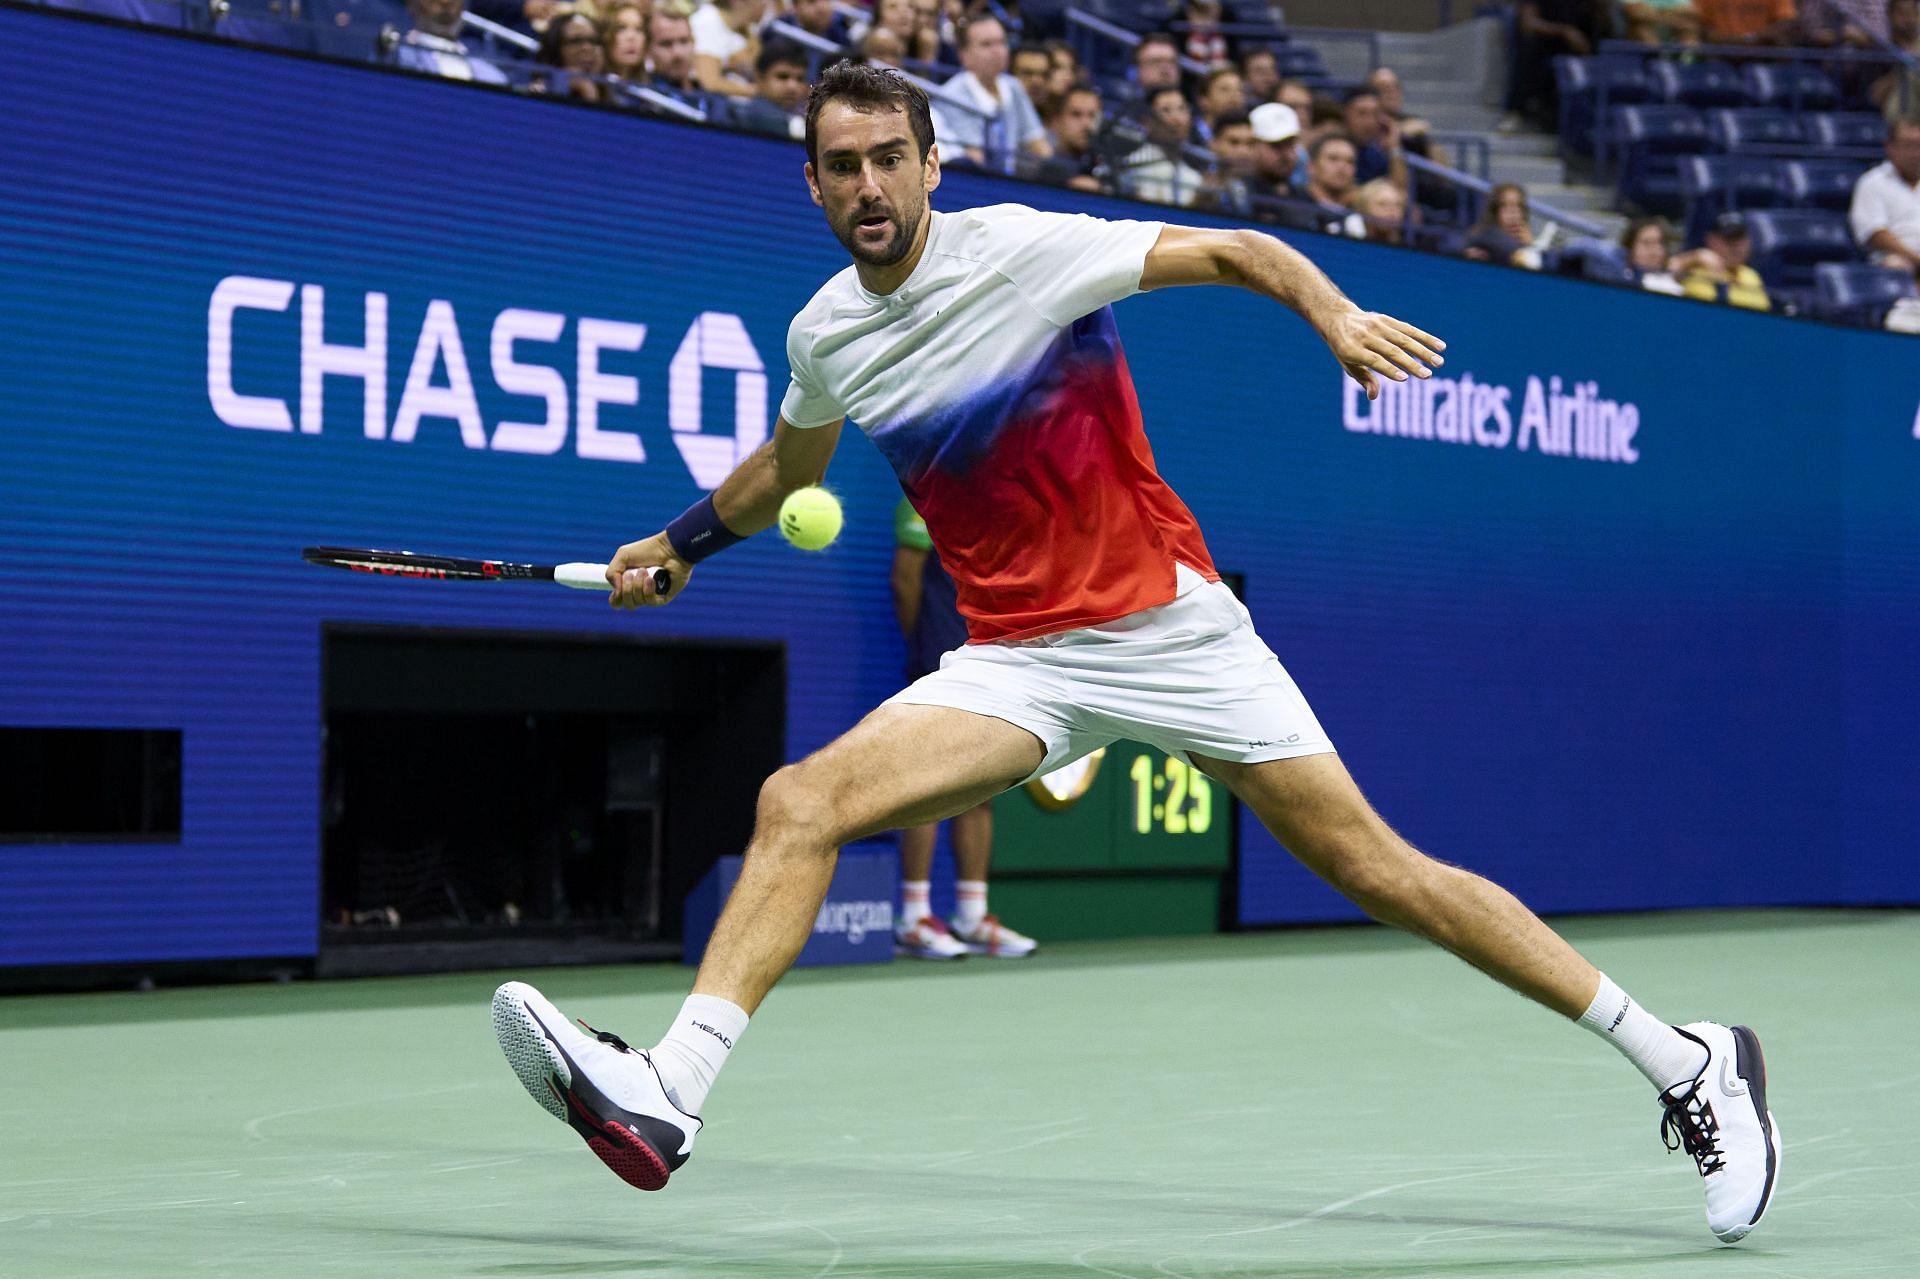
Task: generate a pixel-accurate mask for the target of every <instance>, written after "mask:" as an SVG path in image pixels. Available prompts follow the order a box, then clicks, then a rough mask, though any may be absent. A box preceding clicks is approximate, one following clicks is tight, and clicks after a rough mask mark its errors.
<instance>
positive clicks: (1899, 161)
mask: <svg viewBox="0 0 1920 1279" xmlns="http://www.w3.org/2000/svg"><path fill="white" fill-rule="evenodd" d="M1847 221H1848V224H1849V225H1850V226H1851V227H1852V229H1853V238H1854V239H1855V240H1856V241H1858V242H1859V245H1860V247H1861V248H1862V249H1863V250H1865V251H1866V253H1867V254H1868V255H1869V256H1870V257H1871V258H1872V259H1873V260H1874V262H1876V263H1878V264H1879V265H1881V266H1884V267H1888V268H1891V269H1892V270H1896V271H1905V272H1907V273H1908V274H1909V275H1920V119H1916V120H1896V121H1894V122H1893V123H1892V124H1890V125H1888V126H1887V161H1886V163H1885V164H1881V165H1877V166H1875V167H1874V168H1871V169H1868V170H1867V171H1866V172H1865V173H1863V174H1861V175H1860V181H1859V182H1858V183H1857V184H1856V185H1855V186H1854V188H1853V207H1852V208H1851V209H1850V210H1849V211H1848V213H1847Z"/></svg>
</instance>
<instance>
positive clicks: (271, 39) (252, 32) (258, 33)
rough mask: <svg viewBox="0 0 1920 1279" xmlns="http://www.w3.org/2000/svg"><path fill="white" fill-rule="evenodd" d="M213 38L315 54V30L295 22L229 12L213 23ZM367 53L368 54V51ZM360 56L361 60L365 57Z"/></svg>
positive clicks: (295, 20) (262, 15) (306, 24)
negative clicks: (218, 37)
mask: <svg viewBox="0 0 1920 1279" xmlns="http://www.w3.org/2000/svg"><path fill="white" fill-rule="evenodd" d="M211 29H212V31H213V33H214V34H215V35H217V36H221V37H222V38H224V39H227V40H236V41H238V42H240V43H241V44H257V45H264V46H265V47H267V48H269V49H291V50H293V51H294V52H295V53H312V52H313V51H314V28H313V26H312V24H311V23H306V22H301V21H299V20H298V19H295V18H274V17H268V16H267V15H265V14H261V13H242V12H238V11H235V12H230V13H228V14H226V15H225V16H224V17H217V18H214V19H213V20H212V28H211ZM366 52H371V48H369V49H368V50H367V51H366ZM360 56H364V53H363V54H362V55H360Z"/></svg>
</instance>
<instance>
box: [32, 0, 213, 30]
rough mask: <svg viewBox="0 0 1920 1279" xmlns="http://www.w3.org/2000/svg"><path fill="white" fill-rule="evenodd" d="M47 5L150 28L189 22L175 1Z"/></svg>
mask: <svg viewBox="0 0 1920 1279" xmlns="http://www.w3.org/2000/svg"><path fill="white" fill-rule="evenodd" d="M47 3H48V7H49V8H54V9H75V10H78V11H79V12H81V13H95V14H99V15H100V16H101V17H103V18H118V19H120V20H121V21H122V22H138V23H140V24H141V25H142V26H148V27H179V26H182V25H184V24H185V23H186V20H187V15H185V14H184V13H183V11H182V10H181V7H180V5H179V4H177V3H175V0H47Z"/></svg>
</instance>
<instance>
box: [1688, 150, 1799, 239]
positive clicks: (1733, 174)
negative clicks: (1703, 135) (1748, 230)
mask: <svg viewBox="0 0 1920 1279" xmlns="http://www.w3.org/2000/svg"><path fill="white" fill-rule="evenodd" d="M1679 182H1680V199H1681V201H1682V203H1683V204H1685V206H1686V216H1685V221H1684V224H1683V227H1682V233H1683V234H1684V235H1685V237H1686V242H1687V243H1688V244H1698V243H1700V239H1701V237H1702V236H1704V235H1705V234H1706V233H1707V228H1708V227H1709V226H1711V225H1712V224H1713V220H1714V218H1715V217H1717V216H1719V215H1720V214H1722V213H1725V212H1726V211H1727V210H1729V209H1772V208H1778V207H1779V206H1781V205H1783V204H1786V203H1787V202H1788V200H1789V196H1788V193H1787V178H1786V173H1785V170H1784V168H1783V164H1782V162H1781V161H1779V160H1775V159H1774V158H1772V157H1771V156H1762V155H1688V156H1682V157H1680V168H1679Z"/></svg>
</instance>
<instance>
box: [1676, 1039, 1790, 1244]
mask: <svg viewBox="0 0 1920 1279" xmlns="http://www.w3.org/2000/svg"><path fill="white" fill-rule="evenodd" d="M1675 1029H1676V1030H1678V1031H1679V1032H1680V1033H1681V1034H1683V1035H1685V1036H1686V1037H1687V1038H1688V1039H1691V1040H1693V1041H1694V1042H1695V1043H1697V1044H1699V1045H1700V1046H1701V1047H1702V1048H1705V1049H1706V1050H1707V1064H1706V1065H1705V1066H1703V1067H1701V1068H1700V1073H1699V1074H1698V1075H1696V1076H1694V1077H1693V1078H1692V1079H1689V1080H1686V1081H1685V1082H1683V1083H1679V1084H1676V1085H1674V1086H1673V1087H1672V1088H1669V1089H1667V1090H1666V1091H1665V1092H1663V1093H1661V1094H1660V1104H1661V1105H1662V1106H1664V1107H1666V1114H1665V1115H1664V1116H1662V1118H1661V1120H1660V1139H1661V1140H1662V1141H1664V1142H1665V1143H1666V1145H1667V1149H1668V1150H1681V1149H1684V1150H1685V1151H1686V1152H1687V1153H1688V1154H1689V1155H1692V1156H1693V1162H1694V1163H1695V1165H1697V1166H1698V1167H1699V1169H1700V1175H1701V1176H1702V1177H1703V1178H1705V1179H1706V1183H1707V1227H1708V1229H1710V1230H1712V1231H1713V1233H1714V1234H1715V1236H1717V1237H1718V1238H1719V1240H1720V1242H1721V1243H1737V1242H1739V1241H1740V1240H1741V1239H1744V1238H1746V1236H1747V1232H1748V1231H1750V1230H1752V1229H1753V1228H1754V1227H1755V1226H1757V1225H1759V1224H1760V1218H1761V1217H1762V1216H1763V1215H1764V1214H1765V1213H1766V1211H1767V1204H1768V1203H1769V1202H1770V1201H1771V1200H1772V1199H1773V1188H1774V1185H1775V1184H1776V1183H1777V1182H1778V1180H1779V1177H1780V1126H1779V1125H1778V1124H1776V1123H1775V1122H1774V1121H1773V1114H1772V1112H1770V1111H1769V1110H1768V1109H1767V1064H1766V1061H1765V1060H1764V1059H1763V1058H1762V1057H1761V1056H1760V1039H1759V1037H1758V1036H1757V1035H1755V1034H1754V1033H1753V1032H1752V1031H1751V1030H1748V1029H1747V1028H1746V1027H1745V1026H1734V1027H1731V1028H1729V1027H1726V1026H1721V1025H1718V1024H1716V1023H1714V1022H1710V1021H1696V1022H1692V1023H1689V1024H1688V1025H1685V1026H1677V1027H1675Z"/></svg>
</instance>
